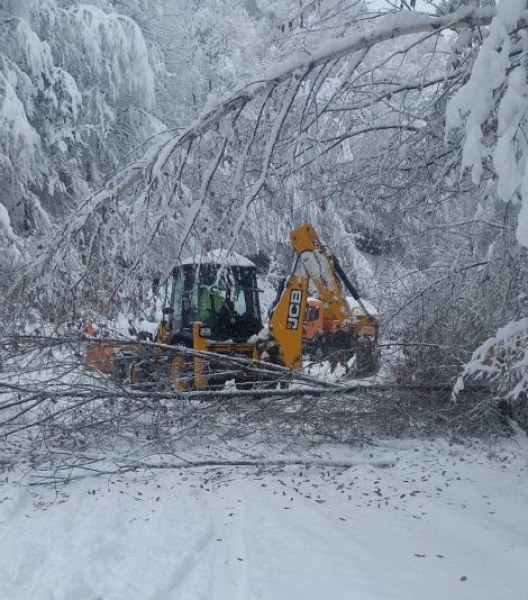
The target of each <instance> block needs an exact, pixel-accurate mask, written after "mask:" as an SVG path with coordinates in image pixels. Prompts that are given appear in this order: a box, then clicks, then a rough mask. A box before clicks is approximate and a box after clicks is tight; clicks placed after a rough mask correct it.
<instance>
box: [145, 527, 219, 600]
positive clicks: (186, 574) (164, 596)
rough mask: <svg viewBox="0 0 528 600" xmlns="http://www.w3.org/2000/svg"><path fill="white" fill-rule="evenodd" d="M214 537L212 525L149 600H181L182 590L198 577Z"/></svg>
mask: <svg viewBox="0 0 528 600" xmlns="http://www.w3.org/2000/svg"><path fill="white" fill-rule="evenodd" d="M213 535H214V530H213V525H212V523H211V524H210V525H209V527H208V528H207V529H206V530H205V532H204V533H203V534H202V535H201V536H200V537H199V538H198V540H197V542H196V543H195V544H194V546H193V547H192V548H191V549H190V550H189V552H188V553H187V554H186V555H185V556H184V557H183V559H182V560H181V561H180V562H179V563H178V564H177V565H175V566H174V568H173V570H172V571H171V573H170V575H169V576H168V580H167V581H166V582H165V583H164V584H163V586H162V587H161V588H160V589H158V590H156V591H155V592H154V593H153V594H152V595H151V596H150V597H149V600H181V598H182V588H184V587H185V586H187V585H188V584H189V583H190V582H191V580H192V578H196V577H197V575H198V574H197V573H196V570H197V568H198V567H200V566H201V565H202V561H203V559H204V556H203V555H204V550H205V549H206V548H208V547H210V546H211V545H212V540H213ZM198 597H199V596H198ZM204 598H205V596H204Z"/></svg>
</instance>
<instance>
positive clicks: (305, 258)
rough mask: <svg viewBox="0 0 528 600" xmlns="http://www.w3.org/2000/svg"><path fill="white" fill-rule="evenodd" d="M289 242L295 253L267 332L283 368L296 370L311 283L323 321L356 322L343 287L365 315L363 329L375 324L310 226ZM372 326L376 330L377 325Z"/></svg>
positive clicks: (299, 358)
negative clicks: (314, 289) (318, 302)
mask: <svg viewBox="0 0 528 600" xmlns="http://www.w3.org/2000/svg"><path fill="white" fill-rule="evenodd" d="M290 240H291V243H292V246H293V249H294V251H295V256H296V258H295V264H294V267H293V269H292V272H291V274H290V276H289V278H288V279H287V280H286V283H285V285H284V287H283V289H282V291H281V293H280V294H279V297H278V300H277V302H276V303H275V305H274V307H273V309H272V312H271V316H270V320H269V328H270V333H271V334H272V336H273V338H274V340H275V343H276V344H277V347H278V352H279V357H278V358H279V361H280V362H281V363H282V364H283V365H284V366H286V367H289V368H291V369H299V368H300V367H301V366H302V335H303V327H302V326H303V323H304V318H305V311H306V302H307V299H308V286H309V283H310V281H311V282H312V283H313V285H314V286H315V287H316V288H317V291H318V293H319V299H320V300H321V301H322V302H323V306H324V316H325V318H327V319H333V320H335V321H338V322H340V323H344V324H345V323H351V322H352V321H356V320H357V317H356V316H355V315H354V313H353V312H352V311H351V309H350V306H349V304H348V302H347V299H346V296H345V294H344V293H343V287H342V283H343V284H344V285H345V287H346V288H347V289H348V291H349V292H350V294H351V295H352V296H353V297H354V299H355V300H356V301H357V302H358V304H359V306H360V307H361V309H362V311H363V312H364V314H365V326H366V325H367V324H370V323H376V321H375V319H373V318H372V317H371V315H370V314H369V312H368V310H367V308H366V307H365V306H364V304H363V302H362V301H361V298H360V297H359V294H358V293H357V291H356V290H355V289H354V287H353V285H352V284H351V283H350V281H349V280H348V278H347V276H346V274H345V273H344V271H343V269H342V268H341V266H340V265H339V262H338V261H337V259H336V258H335V257H334V255H333V254H332V252H331V251H330V250H329V248H328V247H327V246H326V245H325V244H323V242H322V241H321V239H320V238H319V236H318V234H317V231H316V230H315V229H314V227H313V226H312V225H310V224H309V223H305V224H303V225H301V226H300V227H297V228H296V229H294V230H293V231H292V232H291V233H290ZM375 326H376V328H377V324H376V325H375Z"/></svg>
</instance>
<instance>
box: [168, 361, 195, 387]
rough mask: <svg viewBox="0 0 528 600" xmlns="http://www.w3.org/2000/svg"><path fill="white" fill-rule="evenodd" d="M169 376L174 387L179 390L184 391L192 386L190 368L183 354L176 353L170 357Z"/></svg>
mask: <svg viewBox="0 0 528 600" xmlns="http://www.w3.org/2000/svg"><path fill="white" fill-rule="evenodd" d="M169 378H170V382H171V385H172V386H173V387H174V389H176V390H178V391H180V392H186V391H187V390H189V389H190V388H191V387H192V379H191V373H190V368H189V365H188V364H187V362H186V360H185V357H184V356H183V355H181V354H176V355H175V356H174V357H173V358H172V360H171V362H170V372H169Z"/></svg>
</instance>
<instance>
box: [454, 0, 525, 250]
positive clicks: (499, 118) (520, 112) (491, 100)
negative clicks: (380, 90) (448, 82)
mask: <svg viewBox="0 0 528 600" xmlns="http://www.w3.org/2000/svg"><path fill="white" fill-rule="evenodd" d="M526 15H527V13H526V2H525V1H524V0H503V1H502V2H500V3H499V4H498V7H497V14H496V15H495V16H494V18H493V20H492V22H491V24H490V27H489V30H488V31H487V32H486V34H487V35H486V37H485V39H484V40H483V41H482V44H481V46H480V48H479V49H478V52H477V56H476V59H475V61H474V63H473V64H472V65H471V72H470V76H469V79H468V81H467V83H465V85H463V86H462V87H461V88H460V89H459V90H458V92H457V93H456V94H455V95H454V97H453V98H452V99H451V100H450V102H449V104H448V108H447V131H448V132H449V130H450V129H452V128H456V127H461V126H463V127H464V130H465V140H464V146H463V156H462V162H461V168H462V169H465V168H469V169H471V171H472V176H473V180H474V181H475V183H479V182H480V180H481V178H482V174H483V171H484V168H485V167H486V166H487V168H490V165H486V163H489V160H490V158H491V160H492V163H493V170H494V172H495V173H496V175H497V177H498V186H497V192H498V195H499V197H500V198H501V199H502V200H503V201H504V202H510V201H513V202H519V200H520V201H521V202H522V207H521V211H520V214H519V224H518V228H517V239H518V240H519V242H520V243H521V244H523V245H524V246H528V169H527V168H526V162H527V159H528V152H527V150H528V142H527V139H526V135H525V133H524V128H525V126H526V112H527V110H528V85H527V81H526V76H527V73H526V57H527V53H526V42H527V40H528V37H527V33H528V32H527V31H526V28H525V27H524V26H523V23H524V22H525V21H524V20H525V19H526Z"/></svg>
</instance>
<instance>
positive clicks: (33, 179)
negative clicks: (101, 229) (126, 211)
mask: <svg viewBox="0 0 528 600" xmlns="http://www.w3.org/2000/svg"><path fill="white" fill-rule="evenodd" d="M103 4H106V3H103ZM13 6H14V5H13ZM13 6H11V5H9V6H8V7H7V8H6V7H4V8H3V9H2V10H0V40H1V42H0V169H1V174H2V177H1V178H0V179H1V182H2V183H1V184H0V203H1V204H2V205H3V206H4V207H5V209H6V210H7V212H8V214H9V216H10V220H11V226H12V228H13V230H14V231H15V232H16V233H17V234H18V235H27V234H30V233H31V234H35V233H37V234H43V233H45V232H46V231H47V230H49V228H50V218H53V217H63V216H64V215H65V214H66V212H67V211H68V210H71V209H72V208H74V207H75V206H76V205H77V204H78V203H79V202H80V201H81V200H82V199H83V198H84V197H86V195H87V194H88V193H89V192H90V189H93V187H94V186H98V185H100V184H101V182H102V181H103V179H104V178H105V177H106V176H107V174H108V173H109V172H111V170H112V169H113V168H116V167H117V166H118V165H119V164H120V163H121V162H122V160H123V158H124V157H125V156H126V155H127V154H128V153H129V152H130V147H131V146H133V145H135V144H137V143H139V142H140V141H142V140H143V139H144V138H145V137H146V136H147V135H150V134H152V133H153V132H155V131H156V130H157V129H159V127H160V126H159V125H157V124H156V123H155V120H154V119H153V118H152V116H151V115H150V114H149V111H152V109H153V108H154V105H155V95H154V74H153V69H152V67H151V64H150V62H149V56H148V52H147V46H146V43H145V40H144V38H143V35H142V33H141V31H140V29H139V27H138V26H137V25H136V24H135V23H134V22H133V21H132V20H131V19H129V18H128V17H126V16H124V15H119V14H116V13H108V12H105V11H103V10H102V9H101V8H98V7H96V6H93V5H90V4H81V3H72V2H67V3H66V2H59V1H56V0H45V1H43V2H28V3H26V6H25V10H24V11H20V10H18V9H17V10H15V9H14V8H13Z"/></svg>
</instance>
